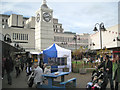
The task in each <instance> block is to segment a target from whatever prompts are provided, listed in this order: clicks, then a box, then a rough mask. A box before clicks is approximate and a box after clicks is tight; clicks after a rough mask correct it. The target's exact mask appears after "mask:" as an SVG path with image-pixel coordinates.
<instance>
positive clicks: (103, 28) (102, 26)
mask: <svg viewBox="0 0 120 90" xmlns="http://www.w3.org/2000/svg"><path fill="white" fill-rule="evenodd" d="M97 25H99V30H98V29H97V27H96V26H97ZM93 31H100V49H101V50H102V31H107V30H106V29H105V27H104V23H100V24H99V23H96V24H95V27H94V30H93Z"/></svg>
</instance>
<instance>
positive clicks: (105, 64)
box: [98, 55, 114, 90]
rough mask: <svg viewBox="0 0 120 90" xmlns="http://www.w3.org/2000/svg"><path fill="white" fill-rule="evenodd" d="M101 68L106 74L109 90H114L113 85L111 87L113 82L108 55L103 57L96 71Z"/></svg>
mask: <svg viewBox="0 0 120 90" xmlns="http://www.w3.org/2000/svg"><path fill="white" fill-rule="evenodd" d="M101 67H103V68H104V71H105V72H106V73H107V78H108V79H109V81H110V88H111V90H114V85H113V80H112V61H110V60H109V56H108V55H105V56H104V61H103V62H102V63H101V65H99V66H98V69H100V68H101ZM106 85H107V84H106Z"/></svg>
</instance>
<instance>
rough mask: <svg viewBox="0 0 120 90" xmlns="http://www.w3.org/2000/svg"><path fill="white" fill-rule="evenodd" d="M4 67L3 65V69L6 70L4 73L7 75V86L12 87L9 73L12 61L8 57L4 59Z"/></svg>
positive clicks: (11, 68)
mask: <svg viewBox="0 0 120 90" xmlns="http://www.w3.org/2000/svg"><path fill="white" fill-rule="evenodd" d="M4 65H5V69H6V73H7V80H8V84H9V85H12V77H11V72H12V70H13V61H12V58H11V57H10V56H8V57H7V58H6V61H5V63H4Z"/></svg>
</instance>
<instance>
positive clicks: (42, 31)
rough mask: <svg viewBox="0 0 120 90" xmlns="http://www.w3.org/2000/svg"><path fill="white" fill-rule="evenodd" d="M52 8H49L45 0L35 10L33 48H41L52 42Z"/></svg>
mask: <svg viewBox="0 0 120 90" xmlns="http://www.w3.org/2000/svg"><path fill="white" fill-rule="evenodd" d="M53 35H54V31H53V10H52V9H50V8H49V7H48V6H47V4H46V0H43V1H42V5H41V7H40V8H39V9H38V10H37V12H36V19H35V48H36V49H37V50H43V49H46V48H48V47H49V46H50V45H52V44H53V41H54V36H53Z"/></svg>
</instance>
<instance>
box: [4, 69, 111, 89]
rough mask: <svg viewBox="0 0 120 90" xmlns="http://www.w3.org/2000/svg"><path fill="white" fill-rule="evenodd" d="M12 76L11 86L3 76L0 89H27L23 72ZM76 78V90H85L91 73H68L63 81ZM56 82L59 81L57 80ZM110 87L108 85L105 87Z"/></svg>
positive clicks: (13, 73)
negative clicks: (78, 89) (82, 89)
mask: <svg viewBox="0 0 120 90" xmlns="http://www.w3.org/2000/svg"><path fill="white" fill-rule="evenodd" d="M11 76H12V85H8V83H7V77H6V75H5V76H4V79H3V80H2V88H29V87H28V85H27V79H28V77H27V76H26V72H25V70H24V71H23V72H21V74H20V75H19V76H18V77H17V78H16V77H15V71H13V72H12V73H11ZM71 78H76V79H77V88H86V84H87V83H88V82H89V81H90V80H91V73H86V74H80V73H70V74H69V75H66V76H65V80H68V79H71ZM56 80H60V78H57V79H56ZM107 87H108V88H109V87H110V86H109V84H108V86H107Z"/></svg>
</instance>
